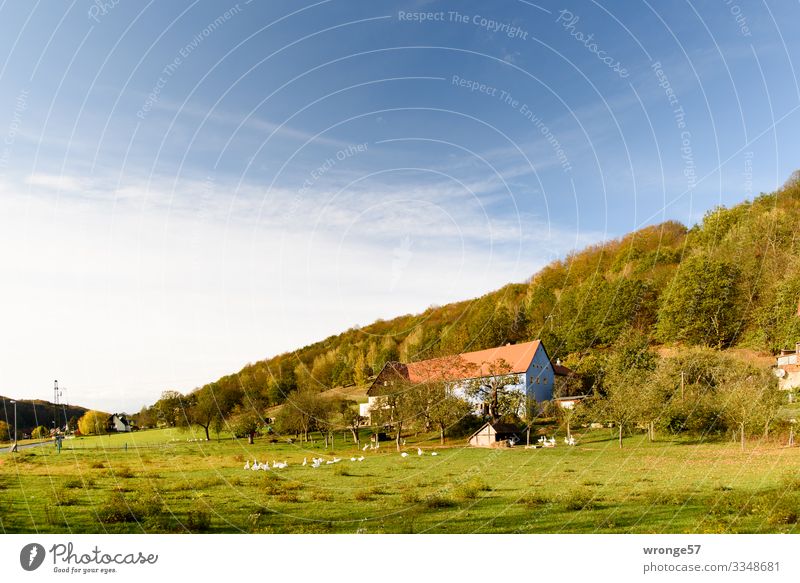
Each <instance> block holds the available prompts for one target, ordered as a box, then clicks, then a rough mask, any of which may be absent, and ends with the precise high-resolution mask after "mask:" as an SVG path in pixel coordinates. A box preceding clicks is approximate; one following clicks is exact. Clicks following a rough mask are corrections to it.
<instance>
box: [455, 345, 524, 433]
mask: <svg viewBox="0 0 800 583" xmlns="http://www.w3.org/2000/svg"><path fill="white" fill-rule="evenodd" d="M519 382H520V381H519V375H516V374H512V373H511V365H510V364H508V363H507V362H506V361H505V360H503V359H502V358H498V359H497V360H495V361H493V362H490V363H484V364H483V367H482V371H481V376H478V375H477V374H476V378H475V379H474V380H472V381H469V382H468V383H467V387H466V394H467V396H468V397H469V398H470V399H473V400H476V401H478V402H480V403H481V404H482V405H483V407H484V410H485V411H486V412H487V413H488V415H489V417H490V418H491V419H492V420H493V421H497V420H498V419H500V417H502V416H503V415H505V414H507V413H513V414H517V415H518V414H519V406H520V402H519V400H520V397H519V396H518V395H513V394H511V393H512V391H509V390H508V389H509V387H513V386H515V385H518V384H519ZM522 398H523V399H524V395H523V397H522Z"/></svg>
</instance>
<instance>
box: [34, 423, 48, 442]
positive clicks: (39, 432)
mask: <svg viewBox="0 0 800 583" xmlns="http://www.w3.org/2000/svg"><path fill="white" fill-rule="evenodd" d="M49 435H50V431H48V429H47V427H45V426H44V425H40V426H39V427H36V428H35V429H34V430H33V431H31V437H32V438H34V439H44V438H45V437H48V436H49Z"/></svg>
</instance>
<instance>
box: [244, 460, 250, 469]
mask: <svg viewBox="0 0 800 583" xmlns="http://www.w3.org/2000/svg"><path fill="white" fill-rule="evenodd" d="M244 469H245V470H249V469H250V460H247V461H246V462H244Z"/></svg>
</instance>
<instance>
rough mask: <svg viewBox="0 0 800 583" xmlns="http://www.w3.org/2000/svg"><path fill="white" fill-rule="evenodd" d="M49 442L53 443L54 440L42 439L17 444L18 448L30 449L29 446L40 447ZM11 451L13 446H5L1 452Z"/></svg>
mask: <svg viewBox="0 0 800 583" xmlns="http://www.w3.org/2000/svg"><path fill="white" fill-rule="evenodd" d="M48 443H50V444H52V443H53V442H52V441H40V442H38V443H26V444H24V445H23V444H20V445H18V446H17V450H20V449H28V448H29V447H39V446H40V445H47V444H48ZM10 451H11V446H9V447H4V448H2V449H0V453H8V452H10Z"/></svg>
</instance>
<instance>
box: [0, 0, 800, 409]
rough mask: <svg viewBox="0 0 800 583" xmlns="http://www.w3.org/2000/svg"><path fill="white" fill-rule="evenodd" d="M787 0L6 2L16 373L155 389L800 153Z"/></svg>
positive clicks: (650, 215)
mask: <svg viewBox="0 0 800 583" xmlns="http://www.w3.org/2000/svg"><path fill="white" fill-rule="evenodd" d="M798 22H800V5H799V4H798V3H797V2H764V3H751V2H744V0H735V1H727V0H716V1H711V0H709V1H703V2H684V1H671V2H655V1H654V0H649V1H642V2H635V3H634V2H626V3H619V2H611V1H608V0H604V1H602V2H575V1H571V0H565V1H563V2H559V3H549V2H541V3H538V4H537V3H534V2H528V1H524V0H502V1H496V0H493V1H492V2H488V1H484V2H474V1H458V2H456V1H435V0H428V1H424V0H417V1H414V0H408V1H405V2H394V1H375V0H363V1H358V0H323V1H319V2H306V1H302V0H300V1H298V0H292V1H288V0H286V1H269V2H266V1H265V2H260V1H258V0H253V1H251V2H247V1H245V0H242V1H241V2H238V3H230V2H227V3H226V2H225V1H220V2H203V3H200V2H179V1H170V2H167V1H163V0H162V1H160V2H132V1H128V0H105V1H101V0H97V2H94V1H92V2H90V1H85V0H75V1H73V2H67V1H64V2H40V1H37V2H34V1H27V0H25V1H23V0H10V1H3V2H0V270H1V271H0V273H2V279H0V394H3V395H9V396H12V397H20V398H23V397H24V398H31V397H39V398H48V397H50V396H51V395H52V391H51V387H52V381H53V379H56V378H57V379H59V382H60V384H61V385H62V386H64V387H65V388H66V394H65V396H66V399H67V400H68V401H69V402H71V403H75V404H81V405H84V406H91V407H98V408H102V409H105V410H114V411H119V410H127V411H134V410H138V409H139V408H140V407H141V406H142V405H143V404H150V403H152V402H153V401H154V400H155V399H156V398H157V397H158V395H159V394H160V392H161V391H162V390H164V389H170V388H173V389H178V390H181V391H187V390H191V389H192V388H194V387H197V386H200V385H202V384H204V383H206V382H209V381H211V380H214V379H216V378H218V377H219V376H221V375H223V374H227V373H230V372H234V371H236V370H238V369H239V368H240V367H241V366H242V365H244V364H245V363H247V362H252V361H255V360H259V359H262V358H265V357H268V356H271V355H274V354H276V353H279V352H283V351H287V350H291V349H293V348H297V347H300V346H302V345H304V344H308V343H310V342H313V341H315V340H318V339H321V338H324V337H326V336H328V335H330V334H334V333H337V332H339V331H342V330H344V329H347V328H349V327H351V326H354V325H357V324H367V323H369V322H371V321H373V320H375V319H377V318H389V317H392V316H396V315H400V314H404V313H408V312H417V311H421V310H423V309H425V308H426V307H428V306H429V305H431V304H443V303H446V302H449V301H453V300H460V299H467V298H471V297H475V296H478V295H481V294H483V293H485V292H488V291H490V290H492V289H495V288H497V287H499V286H501V285H503V284H505V283H508V282H512V281H515V282H521V281H525V280H526V279H527V278H528V277H530V276H531V275H532V274H533V273H534V272H535V271H536V270H537V269H539V268H540V267H542V266H543V265H545V264H546V263H547V262H549V261H551V260H552V259H554V258H559V257H564V256H565V255H566V254H567V253H568V252H569V251H570V250H573V249H578V248H581V247H583V246H585V245H587V244H591V243H596V242H599V241H603V240H606V239H609V238H615V237H618V236H620V235H623V234H625V233H626V232H629V231H631V230H633V229H636V228H639V227H642V226H644V225H647V224H653V223H657V222H660V221H662V220H665V219H676V220H679V221H682V222H684V223H686V224H692V223H694V222H696V221H697V220H699V219H700V218H701V217H702V215H703V213H704V212H705V211H706V210H708V209H709V208H711V207H713V206H715V205H718V204H733V203H736V202H739V201H741V200H743V199H745V198H751V197H752V196H754V195H757V194H758V193H759V192H762V191H770V190H773V189H774V188H776V187H777V186H779V185H780V184H781V183H782V182H783V181H784V180H785V179H786V177H787V176H788V175H789V174H790V173H791V172H792V171H793V170H794V169H796V168H798V167H800V140H798V139H797V136H798V135H800V132H798V130H799V129H800V87H799V82H798V76H797V72H798V71H800V59H799V58H798V57H800V39H798V37H797V34H796V30H795V29H796V23H798Z"/></svg>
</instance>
